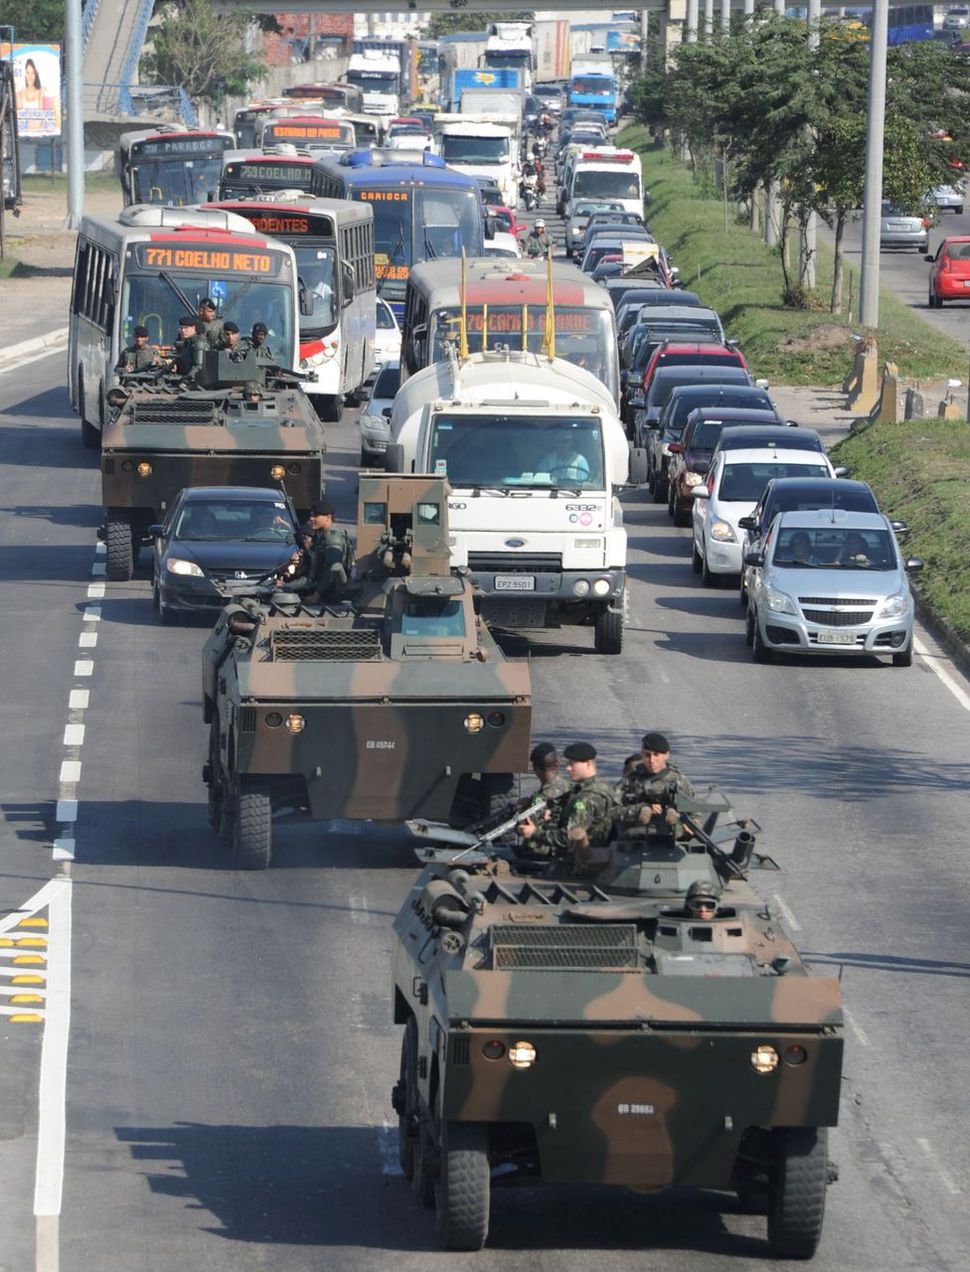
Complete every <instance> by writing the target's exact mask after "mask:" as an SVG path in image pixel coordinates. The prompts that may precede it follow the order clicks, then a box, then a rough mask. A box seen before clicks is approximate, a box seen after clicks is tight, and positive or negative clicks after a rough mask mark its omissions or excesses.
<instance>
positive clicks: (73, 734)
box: [64, 724, 84, 746]
mask: <svg viewBox="0 0 970 1272" xmlns="http://www.w3.org/2000/svg"><path fill="white" fill-rule="evenodd" d="M64 745H65V746H83V745H84V725H83V724H65V726H64Z"/></svg>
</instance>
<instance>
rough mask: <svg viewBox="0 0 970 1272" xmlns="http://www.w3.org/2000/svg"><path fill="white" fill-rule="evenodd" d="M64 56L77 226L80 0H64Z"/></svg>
mask: <svg viewBox="0 0 970 1272" xmlns="http://www.w3.org/2000/svg"><path fill="white" fill-rule="evenodd" d="M64 57H65V59H66V62H67V102H66V103H65V105H66V107H67V109H66V111H65V112H64V113H65V116H66V119H65V130H66V132H67V227H68V229H70V230H76V229H78V228H79V227H80V225H81V217H82V216H83V215H84V109H83V107H82V105H81V88H82V84H83V81H84V41H83V40H82V38H81V0H65V4H64Z"/></svg>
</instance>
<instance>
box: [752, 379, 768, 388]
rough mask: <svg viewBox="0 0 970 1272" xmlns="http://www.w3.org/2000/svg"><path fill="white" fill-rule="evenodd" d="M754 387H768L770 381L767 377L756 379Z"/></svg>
mask: <svg viewBox="0 0 970 1272" xmlns="http://www.w3.org/2000/svg"><path fill="white" fill-rule="evenodd" d="M754 387H755V388H756V389H766V388H768V381H767V380H765V379H761V380H755V382H754Z"/></svg>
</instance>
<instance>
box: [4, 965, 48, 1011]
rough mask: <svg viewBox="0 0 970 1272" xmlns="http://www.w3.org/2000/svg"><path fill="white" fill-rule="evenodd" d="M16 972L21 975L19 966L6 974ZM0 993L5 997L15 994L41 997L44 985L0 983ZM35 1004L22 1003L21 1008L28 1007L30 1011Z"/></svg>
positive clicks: (11, 996) (14, 974)
mask: <svg viewBox="0 0 970 1272" xmlns="http://www.w3.org/2000/svg"><path fill="white" fill-rule="evenodd" d="M0 974H2V973H0ZM18 974H19V975H21V976H22V975H23V972H22V971H21V969H20V968H15V969H14V970H13V971H9V972H7V975H8V976H16V975H18ZM0 994H4V995H5V996H6V997H7V998H13V997H14V995H15V994H37V995H38V996H39V997H40V998H43V996H44V987H43V985H0ZM36 1006H37V1004H36V1003H24V1004H23V1008H22V1009H21V1010H23V1009H24V1008H28V1009H30V1010H31V1011H32V1010H33V1009H34V1007H36Z"/></svg>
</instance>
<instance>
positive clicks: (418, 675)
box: [203, 474, 532, 869]
mask: <svg viewBox="0 0 970 1272" xmlns="http://www.w3.org/2000/svg"><path fill="white" fill-rule="evenodd" d="M447 513H448V509H447V484H446V482H445V480H444V479H443V478H441V477H430V476H406V477H405V476H388V475H386V474H379V475H378V474H361V477H360V486H359V504H358V526H357V571H356V572H357V576H358V577H357V580H356V581H355V582H354V583H352V584H351V585H350V587H349V588H348V589H347V590H348V592H349V596H350V600H349V603H341V604H338V605H326V606H323V607H310V606H308V605H306V604H303V603H301V602H300V600H299V597H298V596H296V595H294V594H293V592H276V593H270V594H265V595H262V596H255V597H254V596H249V597H240V598H239V599H238V600H237V601H236V602H234V603H232V604H230V605H228V606H227V607H226V609H225V610H223V612H222V614H221V616H220V618H219V620H218V622H217V624H216V627H215V630H214V632H213V633H212V635H211V637H210V638H209V640H208V642H207V644H206V646H205V650H204V652H203V706H204V715H205V720H206V723H208V724H209V725H210V742H209V759H208V763H207V764H206V767H205V770H204V774H203V776H204V780H205V781H206V783H207V784H208V787H209V814H210V821H211V823H212V825H213V826H214V827H217V828H220V829H221V831H222V833H223V836H224V838H225V839H226V840H227V841H228V842H229V843H230V845H231V846H232V848H233V850H234V852H235V857H236V861H237V864H238V865H239V866H241V867H242V868H243V869H263V868H265V867H266V866H268V865H269V861H270V856H271V817H272V813H273V811H274V810H281V809H283V808H286V809H288V810H290V811H295V812H298V813H302V814H304V815H307V816H309V817H311V818H314V819H318V820H319V819H325V818H334V817H341V818H352V819H353V818H369V819H371V820H374V821H380V822H398V821H404V820H405V819H407V818H410V817H416V816H417V817H430V818H435V819H439V820H440V819H447V820H448V821H450V822H453V823H455V824H462V823H468V822H471V821H472V820H474V819H475V818H478V817H480V816H481V815H482V814H483V812H486V811H487V810H488V808H489V807H490V805H491V802H492V801H493V800H499V799H500V798H501V797H502V795H503V794H504V793H505V792H507V791H508V789H509V788H510V786H511V784H512V781H513V777H512V775H513V774H515V773H516V772H518V771H521V770H522V769H524V768H525V766H526V764H527V760H528V752H529V729H530V725H531V714H532V706H531V698H530V690H529V671H528V666H527V664H525V663H524V662H508V661H506V659H505V657H504V656H503V654H502V652H501V650H500V649H499V647H498V646H497V645H496V643H495V641H494V640H493V639H492V636H491V634H490V633H489V631H488V629H487V628H486V627H485V626H484V624H483V623H482V622H481V620H480V619H479V618H478V617H477V616H476V614H475V611H474V607H473V604H472V589H471V586H470V584H469V583H468V581H467V579H466V578H464V577H462V576H461V575H460V574H456V573H454V572H452V570H451V567H450V564H449V548H448V521H447Z"/></svg>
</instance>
